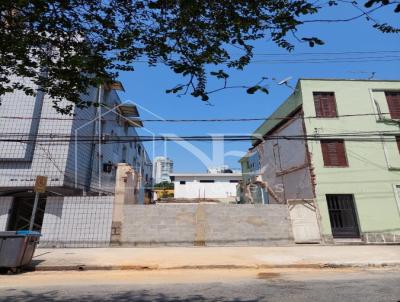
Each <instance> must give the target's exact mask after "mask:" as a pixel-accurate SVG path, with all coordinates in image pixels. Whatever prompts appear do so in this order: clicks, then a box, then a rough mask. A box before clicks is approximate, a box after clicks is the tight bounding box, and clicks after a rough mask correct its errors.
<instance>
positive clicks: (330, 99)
mask: <svg viewBox="0 0 400 302" xmlns="http://www.w3.org/2000/svg"><path fill="white" fill-rule="evenodd" d="M313 95H314V105H315V114H316V116H317V117H337V112H336V100H335V94H334V93H333V92H313Z"/></svg>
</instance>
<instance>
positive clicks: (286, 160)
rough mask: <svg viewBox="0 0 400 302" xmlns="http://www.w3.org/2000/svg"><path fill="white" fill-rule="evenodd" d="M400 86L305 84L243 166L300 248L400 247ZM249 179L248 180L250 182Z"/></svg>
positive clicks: (270, 122)
mask: <svg viewBox="0 0 400 302" xmlns="http://www.w3.org/2000/svg"><path fill="white" fill-rule="evenodd" d="M399 125H400V81H377V80H373V81H371V80H329V79H301V80H299V82H298V84H297V86H296V88H295V91H294V93H293V94H292V95H291V96H290V97H289V98H288V99H287V100H286V101H285V102H284V103H283V104H282V105H281V106H280V107H279V108H278V109H277V110H276V111H275V112H274V113H273V114H272V115H271V116H270V117H269V118H268V119H267V120H266V121H265V122H264V123H263V124H262V125H261V126H260V127H259V128H258V129H257V130H256V131H255V133H254V137H255V138H254V141H253V146H252V148H250V150H249V152H248V154H247V156H246V157H244V158H242V160H241V164H242V167H243V170H244V171H247V172H249V171H250V172H251V169H252V168H251V165H250V164H249V162H250V158H251V157H252V156H254V154H257V157H258V158H259V162H260V169H258V170H257V169H255V171H253V172H254V174H253V175H251V174H250V176H249V177H247V180H245V179H244V180H243V181H247V182H250V183H252V184H253V185H258V186H261V187H263V188H265V190H266V191H267V193H268V197H269V200H270V202H271V203H282V204H287V205H288V206H289V211H290V215H291V219H292V225H293V233H294V237H295V239H296V241H297V242H328V243H332V242H340V241H344V242H347V241H348V240H351V241H356V242H357V241H360V242H365V243H381V242H382V243H383V242H384V243H393V242H400V202H399V201H400V143H399V142H400V129H399ZM247 175H249V174H247Z"/></svg>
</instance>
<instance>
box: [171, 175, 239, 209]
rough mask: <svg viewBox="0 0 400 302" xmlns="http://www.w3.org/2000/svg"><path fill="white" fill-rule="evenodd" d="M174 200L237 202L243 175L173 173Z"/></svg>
mask: <svg viewBox="0 0 400 302" xmlns="http://www.w3.org/2000/svg"><path fill="white" fill-rule="evenodd" d="M170 177H171V180H172V181H173V182H174V198H176V199H214V200H219V201H222V202H235V201H236V199H237V189H236V186H237V184H238V183H239V181H240V180H241V178H242V174H241V173H172V174H170Z"/></svg>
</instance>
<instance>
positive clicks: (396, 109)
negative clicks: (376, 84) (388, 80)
mask: <svg viewBox="0 0 400 302" xmlns="http://www.w3.org/2000/svg"><path fill="white" fill-rule="evenodd" d="M385 95H386V101H387V103H388V107H389V113H390V117H391V118H392V119H400V91H385Z"/></svg>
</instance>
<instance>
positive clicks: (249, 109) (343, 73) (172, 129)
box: [120, 7, 400, 172]
mask: <svg viewBox="0 0 400 302" xmlns="http://www.w3.org/2000/svg"><path fill="white" fill-rule="evenodd" d="M356 14H358V13H357V11H355V10H354V9H351V8H350V7H341V8H335V9H333V10H328V11H326V12H322V14H319V15H318V19H321V18H324V19H336V18H345V17H351V16H353V15H356ZM375 16H376V17H377V18H378V20H380V21H381V22H388V21H393V22H395V24H396V23H397V25H399V22H398V21H399V19H400V14H397V15H396V14H394V13H393V10H392V9H391V10H385V11H381V12H379V13H377V14H375ZM309 18H316V17H309ZM298 35H299V36H316V37H319V38H320V39H322V40H324V41H325V43H326V44H325V45H323V46H318V47H314V48H310V47H308V45H307V44H298V43H297V44H296V50H295V51H294V52H293V53H292V55H290V56H281V57H280V56H268V57H267V56H262V55H257V56H255V58H254V60H269V59H272V60H277V59H282V60H286V61H287V60H298V59H307V58H310V57H312V58H318V56H319V55H318V53H321V52H349V51H392V50H393V51H399V52H398V53H390V54H388V53H380V54H364V55H363V56H364V57H370V56H380V57H382V56H386V58H385V59H387V56H393V57H391V58H389V59H391V60H392V61H386V62H376V60H375V59H372V61H369V62H346V63H338V62H328V63H323V64H320V63H318V64H311V63H307V62H306V63H296V64H295V63H288V62H285V63H275V62H274V63H271V62H270V63H268V62H263V63H254V64H250V65H249V66H248V67H247V68H245V70H243V71H231V72H230V79H229V84H230V85H251V84H253V83H255V82H257V81H258V80H259V79H260V78H261V77H263V76H266V77H269V78H276V79H278V80H281V79H283V78H286V77H288V76H292V77H293V79H292V80H291V84H292V85H295V83H296V81H297V79H298V78H300V77H303V78H368V77H369V75H370V73H371V72H375V73H376V75H375V79H400V77H399V71H400V42H399V41H400V40H399V38H400V35H399V34H382V33H380V32H378V31H377V30H375V29H374V28H372V26H371V24H370V23H367V22H366V21H365V19H364V18H361V19H359V20H357V21H353V22H351V23H317V24H315V23H314V24H309V25H305V26H303V27H302V28H301V30H300V31H299V32H298ZM254 45H255V53H257V54H264V53H273V54H287V52H286V51H285V50H283V49H280V48H278V47H277V46H275V45H274V44H273V43H272V42H267V41H258V42H257V43H255V44H254ZM304 52H308V53H313V55H311V56H302V55H298V54H299V53H304ZM349 56H350V55H341V56H338V55H329V58H337V57H341V58H342V57H349ZM396 56H397V58H396ZM326 57H327V56H326V55H325V56H324V58H326ZM351 57H354V55H351ZM135 69H136V70H135V71H134V72H129V73H123V74H121V77H120V80H121V81H122V82H123V84H124V86H125V89H126V92H125V93H121V94H120V96H121V99H122V100H133V101H134V102H135V103H137V104H139V105H140V106H142V107H143V108H146V109H147V110H148V111H149V112H153V113H155V114H156V115H158V116H161V117H163V118H166V119H179V118H184V119H203V118H206V119H209V118H254V117H257V118H258V117H267V116H268V115H270V114H271V113H272V112H273V111H274V110H275V109H276V108H277V107H278V106H279V105H280V104H281V103H282V102H283V101H284V100H285V99H286V98H287V97H288V96H289V95H290V93H291V90H290V89H289V88H288V87H285V86H278V85H277V84H276V83H275V82H274V81H272V80H269V81H268V83H269V91H270V94H268V95H266V94H263V93H256V94H254V95H249V94H247V93H246V92H245V90H241V89H232V90H224V91H221V92H219V93H216V94H213V95H212V97H211V98H210V101H211V102H212V104H213V106H207V105H205V104H204V102H202V101H200V100H199V99H195V98H193V97H192V96H190V95H188V96H182V97H177V96H176V95H171V94H166V93H165V90H166V89H168V88H172V87H174V86H175V85H176V84H180V83H183V82H184V81H183V79H182V78H181V77H180V76H179V75H176V74H174V73H173V72H172V71H170V70H169V69H168V68H166V67H164V66H162V65H159V66H157V67H151V68H150V67H147V66H146V65H145V64H142V63H138V64H137V65H136V66H135ZM216 69H217V68H216ZM219 85H220V83H219V82H216V81H211V82H210V88H213V87H215V88H218V87H219ZM149 112H146V110H144V109H140V114H141V117H142V118H143V119H152V118H154V116H153V115H152V114H150V113H149ZM260 124H261V122H228V123H152V122H148V123H145V127H146V129H141V130H139V134H142V135H149V133H154V134H156V135H161V134H175V135H209V134H249V133H252V132H253V131H254V130H255V129H256V128H257V127H258V126H259V125H260ZM189 144H191V145H193V147H194V148H198V150H199V151H198V154H201V153H203V154H204V156H203V160H200V159H199V156H198V154H197V155H195V154H193V152H191V151H188V150H187V148H184V147H182V146H180V145H178V144H177V143H175V142H168V143H167V144H166V145H165V144H163V143H156V144H155V154H154V155H155V156H157V155H164V153H165V152H166V154H167V156H168V157H170V158H171V159H172V160H173V161H174V166H175V168H174V171H175V172H204V171H205V170H206V168H207V167H206V166H207V165H220V164H227V165H229V166H230V167H232V168H239V163H238V159H239V157H238V156H239V155H240V154H241V153H243V152H246V150H247V149H248V148H249V147H250V142H240V143H238V142H226V143H225V144H223V148H224V153H226V156H224V158H215V159H216V161H214V162H207V161H206V160H204V158H207V157H208V158H210V159H212V151H213V150H212V149H213V148H212V146H213V145H212V144H211V143H209V142H201V143H195V142H189ZM146 147H147V150H148V153H149V155H150V156H152V155H153V154H152V153H153V148H152V145H151V144H146ZM219 147H221V146H219ZM219 154H221V151H220V150H219ZM200 158H201V156H200Z"/></svg>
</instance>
